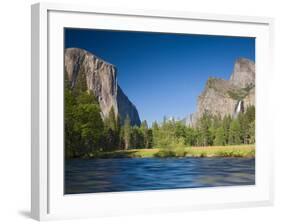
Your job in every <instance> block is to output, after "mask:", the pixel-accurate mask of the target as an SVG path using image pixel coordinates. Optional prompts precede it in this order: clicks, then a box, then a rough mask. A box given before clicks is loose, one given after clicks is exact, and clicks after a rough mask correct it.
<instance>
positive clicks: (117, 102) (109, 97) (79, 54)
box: [64, 48, 140, 125]
mask: <svg viewBox="0 0 281 224" xmlns="http://www.w3.org/2000/svg"><path fill="white" fill-rule="evenodd" d="M64 63H65V71H66V75H67V78H68V80H69V82H70V85H71V88H75V87H76V86H77V85H78V83H79V80H80V81H81V82H82V85H85V89H86V90H87V91H91V92H92V93H93V94H94V95H95V97H96V98H97V100H98V102H99V105H100V108H101V115H102V118H103V119H104V118H106V117H107V116H108V114H109V111H110V110H111V108H113V109H114V111H115V114H116V116H117V115H119V116H120V118H121V121H122V122H123V121H124V120H125V117H126V116H127V115H129V116H130V119H131V124H132V125H140V118H139V114H138V111H137V109H136V107H135V106H134V104H133V103H132V102H131V101H130V100H129V99H128V97H127V96H126V95H125V94H124V92H123V91H122V89H121V88H120V87H119V86H118V83H117V69H116V67H115V66H114V65H112V64H110V63H108V62H106V61H104V60H102V59H101V58H99V57H97V56H96V55H94V54H92V53H90V52H88V51H86V50H84V49H79V48H68V49H66V50H65V58H64ZM80 85H81V84H80Z"/></svg>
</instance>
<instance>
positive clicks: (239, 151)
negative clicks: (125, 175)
mask: <svg viewBox="0 0 281 224" xmlns="http://www.w3.org/2000/svg"><path fill="white" fill-rule="evenodd" d="M150 157H156V158H157V157H158V158H169V157H243V158H254V157H255V145H230V146H206V147H185V148H177V149H130V150H116V151H110V152H95V153H91V154H90V155H89V156H87V157H86V158H87V159H91V158H93V159H97V158H150Z"/></svg>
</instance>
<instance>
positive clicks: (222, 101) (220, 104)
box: [186, 58, 255, 126]
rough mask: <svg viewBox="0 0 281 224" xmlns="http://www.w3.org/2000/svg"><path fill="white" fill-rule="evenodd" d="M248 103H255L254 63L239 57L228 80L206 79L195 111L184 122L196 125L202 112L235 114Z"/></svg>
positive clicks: (242, 109) (223, 114)
mask: <svg viewBox="0 0 281 224" xmlns="http://www.w3.org/2000/svg"><path fill="white" fill-rule="evenodd" d="M250 105H255V63H254V62H253V61H250V60H248V59H245V58H240V59H238V60H237V61H236V62H235V65H234V69H233V73H232V75H231V77H230V80H224V79H219V78H209V79H208V81H207V83H206V85H205V88H204V90H203V92H202V93H201V94H200V96H199V97H198V99H197V111H196V112H195V113H194V114H192V115H189V116H188V118H187V119H186V123H187V124H188V125H192V126H194V125H196V121H197V120H198V118H200V117H201V116H202V115H203V114H204V112H208V113H210V114H212V115H220V116H221V117H224V116H226V115H231V116H236V115H237V114H238V113H239V112H243V111H244V110H246V108H247V107H248V106H250Z"/></svg>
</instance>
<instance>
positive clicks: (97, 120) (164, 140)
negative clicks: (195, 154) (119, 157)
mask: <svg viewBox="0 0 281 224" xmlns="http://www.w3.org/2000/svg"><path fill="white" fill-rule="evenodd" d="M81 83H82V82H81ZM81 83H80V84H79V80H77V83H76V85H78V86H79V85H80V87H79V88H75V89H76V90H75V89H71V88H70V84H69V82H66V83H65V90H64V91H65V92H64V99H65V102H64V104H65V107H64V108H65V112H64V115H65V118H64V122H65V123H64V129H65V132H64V135H65V136H64V137H65V156H66V157H67V158H72V157H83V156H87V155H88V154H90V153H93V152H96V151H112V150H127V149H141V148H147V149H149V148H165V147H176V146H212V145H218V146H219V145H238V144H253V143H255V107H254V106H250V107H248V108H247V110H246V111H245V112H244V113H239V114H238V116H237V117H236V118H233V117H232V116H230V115H228V116H225V117H223V118H221V117H220V116H216V115H212V114H210V113H208V112H205V113H204V114H203V116H202V117H201V118H200V119H199V120H198V121H197V124H196V127H190V126H186V125H185V124H184V123H183V122H182V121H176V120H174V119H171V120H167V119H166V118H164V119H163V121H162V122H156V121H155V122H153V124H152V126H151V127H149V126H148V124H147V121H145V120H144V121H143V122H142V123H141V125H140V126H131V122H130V117H129V116H127V117H126V119H125V121H124V124H123V125H122V124H121V122H120V117H119V116H116V115H115V111H114V109H113V107H112V108H111V110H110V112H109V115H108V116H107V117H106V118H105V119H104V120H103V119H102V117H101V110H100V106H99V103H98V101H97V99H96V98H95V96H94V95H93V94H92V93H91V92H87V91H86V87H85V86H81V85H82V84H81Z"/></svg>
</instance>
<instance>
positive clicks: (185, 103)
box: [65, 28, 255, 124]
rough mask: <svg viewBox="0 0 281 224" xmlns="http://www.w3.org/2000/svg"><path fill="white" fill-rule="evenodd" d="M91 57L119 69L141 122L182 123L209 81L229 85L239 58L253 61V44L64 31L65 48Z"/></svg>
mask: <svg viewBox="0 0 281 224" xmlns="http://www.w3.org/2000/svg"><path fill="white" fill-rule="evenodd" d="M68 47H78V48H83V49H85V50H88V51H90V52H92V53H93V54H95V55H97V56H99V57H101V58H102V59H104V60H105V61H108V62H109V63H111V64H114V65H115V66H116V67H117V70H118V71H117V79H118V83H119V85H120V87H121V88H122V89H123V91H124V93H125V94H126V95H127V96H128V97H129V99H130V100H131V101H132V102H133V103H134V104H135V105H136V107H137V109H138V112H139V115H140V118H141V120H147V121H148V123H149V124H151V123H152V122H153V121H154V120H157V121H161V120H162V119H163V116H167V117H170V116H173V117H175V118H184V117H185V116H186V115H187V114H189V113H192V112H194V111H195V110H196V100H197V97H198V96H199V94H200V93H201V92H202V91H203V89H204V86H205V83H206V81H207V79H208V77H210V76H212V77H218V78H224V79H229V77H230V75H231V73H232V70H233V66H234V62H235V60H236V59H237V58H239V57H245V58H248V59H251V60H253V61H255V39H254V38H245V37H243V38H242V37H225V36H208V35H188V34H165V33H148V32H128V31H109V30H87V29H72V28H67V29H65V48H68Z"/></svg>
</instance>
